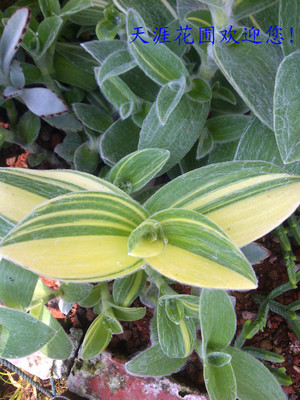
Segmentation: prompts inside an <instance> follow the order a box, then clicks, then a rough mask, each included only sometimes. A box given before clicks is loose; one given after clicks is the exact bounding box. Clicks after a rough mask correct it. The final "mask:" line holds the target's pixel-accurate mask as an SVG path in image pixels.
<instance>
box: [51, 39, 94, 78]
mask: <svg viewBox="0 0 300 400" xmlns="http://www.w3.org/2000/svg"><path fill="white" fill-rule="evenodd" d="M82 47H84V46H82ZM82 47H81V46H80V45H79V44H78V43H65V42H58V43H56V45H55V50H56V51H57V53H59V54H60V55H61V56H63V57H64V58H66V59H67V60H68V61H69V62H70V63H71V64H72V65H73V66H76V67H78V68H79V69H80V70H82V71H84V72H87V73H89V74H93V75H94V68H95V67H98V66H99V63H98V62H97V61H95V60H94V59H93V57H92V55H90V54H88V52H87V51H86V50H85V48H82ZM84 76H85V75H83V77H82V79H83V78H84Z"/></svg>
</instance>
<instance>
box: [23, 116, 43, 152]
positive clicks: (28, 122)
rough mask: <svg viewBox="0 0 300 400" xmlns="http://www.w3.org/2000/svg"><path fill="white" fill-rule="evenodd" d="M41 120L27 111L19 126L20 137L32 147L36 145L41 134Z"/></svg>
mask: <svg viewBox="0 0 300 400" xmlns="http://www.w3.org/2000/svg"><path fill="white" fill-rule="evenodd" d="M40 129H41V120H40V118H39V117H37V116H36V115H35V114H33V113H32V112H30V111H26V112H25V113H24V114H23V115H22V117H21V118H20V121H19V124H18V135H19V136H20V137H21V138H22V139H24V141H25V143H26V144H28V145H30V144H32V143H34V142H35V141H36V139H37V137H38V135H39V133H40Z"/></svg>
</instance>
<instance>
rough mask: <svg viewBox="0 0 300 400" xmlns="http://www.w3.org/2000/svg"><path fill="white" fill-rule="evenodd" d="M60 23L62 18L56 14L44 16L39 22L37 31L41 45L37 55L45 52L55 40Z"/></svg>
mask: <svg viewBox="0 0 300 400" xmlns="http://www.w3.org/2000/svg"><path fill="white" fill-rule="evenodd" d="M62 24H63V20H62V18H59V17H56V16H55V17H49V18H46V19H44V20H43V21H42V22H41V23H40V25H39V27H38V31H37V34H38V38H39V41H40V45H41V47H40V49H39V51H38V56H39V57H40V56H42V55H43V54H45V53H46V51H47V50H48V49H49V47H50V46H51V45H52V44H53V43H54V42H55V40H56V38H57V36H58V34H59V32H60V28H61V26H62Z"/></svg>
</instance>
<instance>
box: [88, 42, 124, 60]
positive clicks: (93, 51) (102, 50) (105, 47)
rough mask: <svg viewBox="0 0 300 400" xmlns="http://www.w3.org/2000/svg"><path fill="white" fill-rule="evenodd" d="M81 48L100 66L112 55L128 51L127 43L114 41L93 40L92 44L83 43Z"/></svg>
mask: <svg viewBox="0 0 300 400" xmlns="http://www.w3.org/2000/svg"><path fill="white" fill-rule="evenodd" d="M81 46H82V47H83V48H84V49H85V51H87V52H88V53H89V54H90V55H91V56H92V57H93V58H94V59H95V60H97V61H98V63H100V64H102V63H103V62H104V60H106V59H107V58H108V57H109V56H111V55H112V54H114V53H117V52H119V51H126V50H127V43H126V42H125V41H123V40H112V39H111V40H109V39H108V40H101V41H100V40H92V41H90V42H85V43H82V44H81ZM98 65H99V64H98Z"/></svg>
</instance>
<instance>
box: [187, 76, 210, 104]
mask: <svg viewBox="0 0 300 400" xmlns="http://www.w3.org/2000/svg"><path fill="white" fill-rule="evenodd" d="M211 95H212V93H211V89H210V86H209V84H208V83H207V82H205V81H204V80H203V79H200V78H194V79H193V80H192V87H191V90H190V91H189V92H188V96H189V97H191V98H192V99H193V100H195V101H198V102H200V103H202V102H205V101H209V100H210V99H211Z"/></svg>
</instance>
